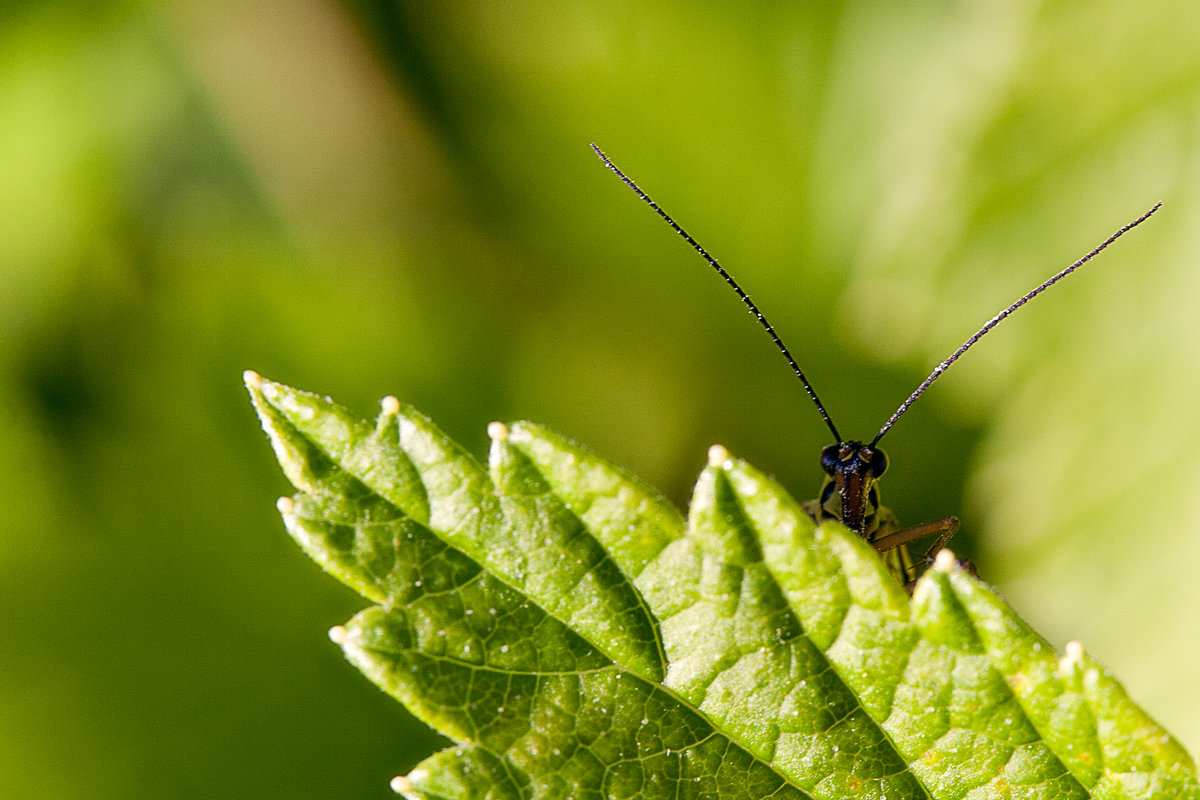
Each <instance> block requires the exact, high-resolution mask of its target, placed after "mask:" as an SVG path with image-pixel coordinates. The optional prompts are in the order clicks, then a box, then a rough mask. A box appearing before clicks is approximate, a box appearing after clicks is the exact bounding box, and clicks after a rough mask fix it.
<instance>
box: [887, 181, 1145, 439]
mask: <svg viewBox="0 0 1200 800" xmlns="http://www.w3.org/2000/svg"><path fill="white" fill-rule="evenodd" d="M1160 207H1162V203H1156V204H1155V205H1154V208H1152V209H1150V210H1149V211H1147V212H1146V213H1145V214H1142V215H1141V216H1140V217H1138V218H1137V219H1135V220H1134V221H1133V222H1130V223H1129V224H1128V225H1125V226H1123V227H1121V228H1120V230H1118V231H1117V232H1116V233H1114V234H1113V235H1112V236H1109V237H1108V238H1107V239H1105V240H1104V241H1103V242H1101V243H1100V244H1099V245H1097V246H1096V248H1095V249H1093V250H1092V251H1091V252H1090V253H1088V254H1087V255H1085V256H1084V257H1083V258H1081V259H1079V260H1078V261H1076V262H1075V263H1074V264H1072V265H1071V266H1069V267H1067V268H1066V269H1064V270H1062V271H1061V272H1059V273H1058V274H1056V275H1054V276H1053V277H1051V278H1049V279H1048V280H1046V281H1045V282H1044V283H1043V284H1041V285H1040V286H1038V287H1037V288H1036V289H1033V290H1031V291H1030V292H1028V293H1027V294H1026V295H1025V296H1024V297H1022V298H1021V299H1020V300H1017V302H1015V303H1013V304H1012V305H1010V306H1009V307H1008V308H1006V309H1004V310H1003V311H1001V312H1000V313H999V314H997V315H996V316H994V317H992V318H991V319H990V320H988V322H987V324H986V325H984V326H983V327H982V328H980V329H979V330H977V331H976V332H975V333H974V334H972V336H971V338H969V339H967V340H966V341H965V342H963V343H962V345H961V346H959V348H958V349H957V350H955V351H954V352H953V353H951V354H950V357H949V358H947V359H946V360H945V361H943V362H942V363H941V364H938V365H937V367H936V368H935V369H934V370H933V372H931V373H929V377H928V378H926V379H925V380H923V381H921V385H920V386H918V387H917V388H916V391H914V392H913V393H912V394H910V395H909V396H908V399H907V400H905V401H904V402H903V403H901V404H900V407H899V408H898V409H896V413H895V414H892V416H891V417H890V418H889V419H888V421H887V422H885V423H883V427H882V428H880V429H879V433H877V434H875V438H874V439H872V440H871V444H870V446H871V447H874V446H875V445H876V444H877V443H878V442H879V440H880V439H882V438H883V435H884V434H885V433H887V432H888V430H889V429H890V428H891V427H892V426H893V425H895V424H896V420H898V419H900V417H901V416H903V415H904V412H905V411H908V408H909V406H911V405H912V404H913V403H915V402H916V401H917V398H918V397H920V396H921V394H922V393H923V392H924V391H925V390H926V389H928V388H929V386H930V384H932V383H933V382H934V381H936V380H937V379H938V378H939V377H941V374H942V373H943V372H945V371H946V370H947V369H949V368H950V365H951V364H953V363H954V362H955V361H957V360H958V357H959V356H961V355H962V354H963V353H965V352H967V350H968V349H970V347H971V345H973V344H975V343H976V342H978V341H979V340H980V339H982V338H983V335H984V334H985V333H987V332H988V331H990V330H991V329H992V328H994V327H996V326H997V325H999V324H1000V323H1001V322H1003V321H1004V319H1005V318H1006V317H1007V316H1008V315H1009V314H1012V313H1013V312H1014V311H1016V310H1017V309H1018V308H1020V307H1021V306H1023V305H1025V304H1026V303H1028V302H1029V301H1030V300H1032V299H1033V298H1035V297H1037V296H1038V295H1039V294H1041V293H1042V292H1044V291H1046V290H1047V289H1049V288H1050V287H1051V286H1053V285H1054V284H1056V283H1058V282H1059V281H1060V280H1062V279H1063V278H1065V277H1067V276H1068V275H1070V274H1071V273H1072V272H1074V271H1075V270H1077V269H1079V268H1080V267H1082V266H1083V265H1084V264H1086V263H1087V262H1089V261H1091V260H1092V259H1093V258H1095V257H1096V255H1097V254H1098V253H1099V252H1100V251H1101V250H1103V249H1104V248H1106V247H1108V246H1109V245H1110V244H1112V243H1113V242H1115V241H1116V240H1117V239H1120V238H1121V237H1122V236H1124V235H1125V234H1126V233H1128V232H1129V231H1131V230H1133V229H1134V228H1136V227H1137V226H1138V225H1141V224H1142V223H1143V222H1145V221H1146V220H1147V219H1149V218H1150V215H1151V214H1153V213H1154V212H1155V211H1158V209H1159V208H1160Z"/></svg>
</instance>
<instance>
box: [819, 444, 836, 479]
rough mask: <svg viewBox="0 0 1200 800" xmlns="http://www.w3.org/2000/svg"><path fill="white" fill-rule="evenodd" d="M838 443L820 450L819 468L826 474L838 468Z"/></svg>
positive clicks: (830, 473)
mask: <svg viewBox="0 0 1200 800" xmlns="http://www.w3.org/2000/svg"><path fill="white" fill-rule="evenodd" d="M839 447H840V445H836V444H831V445H829V446H828V447H826V448H825V449H823V450H822V451H821V469H823V470H825V474H826V475H832V474H833V473H835V472H837V468H838V448H839Z"/></svg>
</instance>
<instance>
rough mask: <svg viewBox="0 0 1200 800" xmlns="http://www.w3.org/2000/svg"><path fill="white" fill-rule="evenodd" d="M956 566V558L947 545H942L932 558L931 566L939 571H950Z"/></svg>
mask: <svg viewBox="0 0 1200 800" xmlns="http://www.w3.org/2000/svg"><path fill="white" fill-rule="evenodd" d="M957 566H958V558H957V557H956V556H955V555H954V551H952V550H951V549H950V548H948V547H943V548H942V549H941V550H939V551H938V554H937V555H936V556H935V557H934V559H933V568H934V569H936V570H938V571H939V572H950V571H951V570H953V569H954V568H955V567H957Z"/></svg>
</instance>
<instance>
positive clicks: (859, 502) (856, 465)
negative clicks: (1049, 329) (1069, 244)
mask: <svg viewBox="0 0 1200 800" xmlns="http://www.w3.org/2000/svg"><path fill="white" fill-rule="evenodd" d="M592 149H593V150H595V151H596V155H598V156H600V159H601V160H602V161H603V162H604V163H605V165H606V166H607V167H608V168H609V169H611V170H612V171H613V172H615V173H616V174H617V177H619V178H620V179H621V180H622V181H624V182H625V184H626V185H627V186H628V187H629V188H630V189H632V190H633V191H634V192H635V193H636V194H637V196H638V197H640V198H641V199H642V200H643V201H644V202H645V203H646V204H647V205H648V206H650V207H651V208H652V209H654V211H655V212H656V213H657V214H658V215H659V216H660V217H662V218H663V220H665V221H666V223H667V224H668V225H670V226H671V228H672V229H673V230H674V231H675V232H676V233H677V234H679V235H680V236H682V237H683V239H684V240H685V241H686V242H687V243H688V244H689V245H691V247H692V249H693V250H695V251H696V252H697V253H699V254H700V256H701V257H702V258H703V259H704V260H705V261H707V262H708V265H709V266H711V267H712V268H713V269H714V270H716V271H717V273H718V274H719V275H720V276H721V277H722V278H724V279H725V282H726V283H727V284H729V286H730V288H732V289H733V291H734V292H736V293H737V296H738V297H739V298H741V301H742V303H744V304H745V306H746V308H747V309H749V310H750V313H751V314H753V315H754V318H755V319H757V320H758V323H759V325H761V326H762V328H763V330H765V331H766V332H767V334H768V335H769V336H770V337H771V341H772V342H774V343H775V346H776V347H777V348H778V349H779V352H780V353H782V354H783V357H784V358H785V359H787V362H788V364H789V365H790V366H791V368H792V371H793V372H794V373H796V377H798V378H799V379H800V382H801V383H802V384H804V390H805V391H806V392H807V393H808V396H809V398H811V399H812V401H813V404H814V405H815V406H816V407H817V412H818V413H820V415H821V419H823V420H825V424H826V425H827V426H828V427H829V432H830V433H832V434H833V438H834V441H835V444H831V445H828V446H827V447H825V448H824V449H823V450H821V469H822V470H824V472H825V480H824V483H823V484H822V486H821V493H820V495H819V497H818V498H817V499H816V500H810V501H808V502H807V503H805V504H804V511H805V513H807V514H808V515H809V516H810V517H812V518H813V519H814V520H815V521H818V522H820V521H821V520H827V519H833V520H837V521H839V522H841V523H842V524H843V525H845V526H846V527H847V528H849V529H850V530H852V531H854V532H855V533H857V534H858V535H859V536H862V537H863V538H864V539H866V540H867V541H868V542H870V543H871V545H872V546H873V547H874V548H875V550H876V551H877V552H878V553H879V554H880V555H881V556H882V557H883V560H884V563H885V564H886V565H887V567H888V569H889V571H890V572H891V573H892V574H893V575H894V576H895V577H896V579H897V580H898V581H900V583H902V584H904V586H905V588H907V589H909V590H910V591H911V590H912V586H913V584H914V583H915V582H916V579H917V577H918V576H919V575H920V572H921V568H922V566H924V565H928V564H930V563H932V561H933V558H934V557H935V556H936V555H937V554H938V553H939V552H940V551H941V550H942V549H943V548H944V547H945V546H946V544H947V543H948V542H949V541H950V539H951V538H952V537H953V536H954V534H955V533H956V532H957V531H958V518H957V517H945V518H943V519H938V520H933V521H931V522H924V523H922V524H920V525H914V526H913V527H910V528H901V527H900V524H899V522H898V521H897V519H896V516H895V515H894V514H893V513H892V512H891V511H890V510H889V509H888V508H886V507H885V506H882V505H880V502H879V485H878V484H879V479H880V478H881V477H883V474H884V472H886V471H887V467H888V458H887V454H886V453H884V451H883V450H882V448H880V447H879V440H880V439H882V438H883V436H884V434H886V433H887V432H888V431H889V430H891V428H892V426H893V425H895V424H896V421H897V420H899V419H900V417H901V416H903V415H904V412H906V411H908V409H909V408H910V407H911V406H912V404H913V403H915V402H916V400H917V398H918V397H920V396H921V395H922V394H923V393H924V392H925V390H926V389H928V388H929V386H930V384H932V383H933V382H934V381H935V380H937V379H938V378H939V377H941V375H942V373H944V372H945V371H946V370H947V369H949V367H950V365H951V364H953V363H954V362H955V361H957V360H958V358H959V357H960V356H961V355H962V354H963V353H965V352H967V350H968V349H969V348H970V347H971V345H973V344H975V342H977V341H979V340H980V339H981V338H982V337H983V335H984V334H985V333H987V332H988V331H990V330H991V329H992V328H994V327H996V326H997V325H999V324H1000V323H1001V322H1002V321H1003V320H1004V319H1006V318H1007V317H1008V316H1009V315H1010V314H1012V313H1013V312H1014V311H1016V310H1017V309H1018V308H1020V307H1021V306H1023V305H1025V304H1026V303H1028V302H1029V301H1030V300H1032V299H1033V298H1035V297H1037V296H1038V295H1039V294H1041V293H1042V292H1044V291H1046V290H1047V289H1049V288H1050V287H1051V286H1053V285H1054V284H1055V283H1058V281H1060V280H1062V279H1063V278H1065V277H1066V276H1068V275H1070V274H1071V273H1072V272H1074V271H1075V270H1077V269H1079V267H1081V266H1083V265H1084V264H1086V263H1087V262H1088V261H1090V260H1092V258H1094V257H1095V256H1096V255H1097V254H1098V253H1099V252H1100V251H1101V250H1103V249H1104V248H1106V247H1108V246H1109V245H1110V244H1112V243H1113V242H1115V241H1116V240H1117V239H1119V238H1120V237H1121V236H1123V235H1124V234H1125V233H1126V232H1128V231H1130V230H1131V229H1133V228H1135V227H1137V226H1138V225H1140V224H1142V223H1143V222H1145V221H1146V220H1147V219H1149V217H1150V215H1151V214H1153V213H1154V212H1155V211H1157V210H1158V209H1159V207H1160V206H1161V205H1162V203H1158V204H1156V205H1155V206H1154V207H1153V208H1151V209H1150V210H1149V211H1147V212H1146V213H1145V214H1142V215H1141V216H1140V217H1138V218H1137V219H1135V220H1134V221H1133V222H1130V223H1129V224H1128V225H1125V226H1123V227H1122V228H1120V229H1119V230H1117V232H1116V233H1114V234H1113V235H1112V236H1109V237H1108V238H1107V239H1105V240H1104V241H1103V242H1101V243H1100V244H1099V245H1097V246H1096V247H1095V248H1094V249H1093V250H1092V251H1091V252H1089V253H1088V254H1087V255H1085V256H1083V257H1082V258H1080V259H1079V260H1078V261H1076V262H1075V263H1073V264H1071V265H1070V266H1069V267H1066V268H1065V269H1063V270H1061V271H1060V272H1058V273H1056V274H1055V275H1053V276H1052V277H1050V278H1049V279H1047V280H1046V281H1045V282H1043V283H1042V284H1040V285H1039V286H1037V287H1036V288H1034V289H1032V290H1031V291H1029V292H1028V293H1026V294H1025V295H1024V296H1022V297H1021V298H1020V299H1019V300H1017V301H1016V302H1015V303H1013V304H1012V305H1010V306H1009V307H1008V308H1006V309H1004V310H1003V311H1001V312H1000V313H999V314H997V315H996V316H994V317H992V318H991V319H990V320H988V322H987V323H986V324H985V325H984V326H983V327H982V328H980V329H979V330H978V331H976V332H975V333H974V334H972V335H971V337H970V338H969V339H967V340H966V341H965V342H963V344H962V345H961V346H960V347H959V348H958V349H957V350H955V351H954V352H953V353H951V354H950V356H949V358H947V359H946V360H945V361H943V362H942V363H941V364H938V365H937V367H936V368H935V369H934V370H933V372H931V373H930V374H929V377H927V378H926V379H925V380H923V381H922V382H921V384H920V385H919V386H917V388H916V389H915V390H914V391H913V393H912V394H910V395H909V396H908V399H906V400H905V401H904V402H903V403H901V404H900V407H899V408H897V409H896V413H894V414H892V416H891V417H889V418H888V420H887V422H885V423H883V427H882V428H880V429H879V433H877V434H875V438H873V439H872V440H871V441H870V442H866V443H864V442H861V441H858V440H856V439H843V438H842V436H841V434H839V433H838V430H837V427H836V426H835V425H834V424H833V419H832V418H831V417H830V416H829V412H827V411H826V410H825V406H824V405H823V404H822V403H821V400H820V398H819V397H817V393H816V390H814V389H813V387H812V384H810V383H809V382H808V378H806V377H805V376H804V372H803V371H802V370H801V369H800V365H799V364H797V363H796V359H795V358H793V357H792V354H791V352H790V351H789V350H788V348H787V346H786V345H784V343H783V340H782V339H781V338H780V337H779V334H778V333H776V332H775V328H774V327H772V325H771V323H770V322H768V321H767V318H766V317H765V316H763V313H762V312H761V311H759V309H758V306H756V305H755V304H754V301H753V300H751V299H750V295H748V294H746V292H745V291H744V290H743V289H742V287H741V286H740V285H738V282H737V281H735V280H734V279H733V276H732V275H730V274H729V273H728V272H726V271H725V268H724V267H722V266H721V265H720V264H718V263H717V260H716V259H715V258H713V257H712V256H711V255H709V253H708V251H707V250H705V249H704V248H703V247H701V246H700V243H699V242H697V241H696V240H695V239H693V238H692V237H691V235H690V234H688V232H687V231H685V230H684V229H683V228H681V227H680V226H679V225H678V223H676V222H675V220H673V219H671V217H670V216H669V215H668V214H667V212H665V211H663V210H662V208H661V207H660V206H659V205H658V204H657V203H655V202H654V201H653V200H651V199H650V196H649V195H647V194H646V193H645V192H643V191H642V190H641V188H640V187H639V186H638V185H637V184H636V183H634V182H633V181H632V180H631V179H630V178H629V177H628V176H627V175H625V173H623V172H621V170H620V169H618V168H617V166H616V165H615V164H613V162H612V161H610V160H609V158H608V156H606V155H604V152H603V151H601V150H600V148H599V147H597V146H596V145H595V144H593V145H592ZM929 536H936V537H937V538H936V539H935V540H934V542H933V545H932V546H931V547H930V548H929V550H928V551H927V552H926V553H925V558H924V560H923V561H922V562H917V561H916V560H915V559H914V558H913V557H912V555H911V553H909V550H908V545H909V544H910V543H911V542H914V541H917V540H919V539H924V538H926V537H929ZM960 563H962V564H963V565H964V566H965V567H967V568H969V569H972V570H973V567H971V565H970V562H960Z"/></svg>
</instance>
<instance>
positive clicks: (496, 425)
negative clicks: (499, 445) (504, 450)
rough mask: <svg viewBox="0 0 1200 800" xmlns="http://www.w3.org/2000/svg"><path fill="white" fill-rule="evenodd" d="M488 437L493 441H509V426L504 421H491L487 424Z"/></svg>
mask: <svg viewBox="0 0 1200 800" xmlns="http://www.w3.org/2000/svg"><path fill="white" fill-rule="evenodd" d="M487 434H488V438H489V439H491V440H492V441H493V442H507V441H508V426H507V425H505V424H504V423H503V422H489V423H488V426H487Z"/></svg>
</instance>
